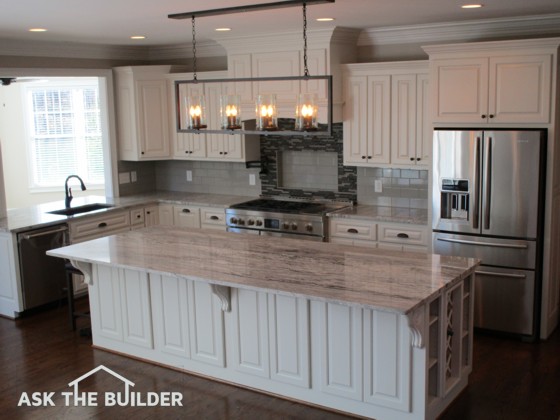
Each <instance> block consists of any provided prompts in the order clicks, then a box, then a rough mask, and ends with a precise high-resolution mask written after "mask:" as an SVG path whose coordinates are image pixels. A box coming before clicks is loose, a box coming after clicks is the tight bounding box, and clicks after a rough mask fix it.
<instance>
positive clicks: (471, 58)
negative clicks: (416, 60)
mask: <svg viewBox="0 0 560 420" xmlns="http://www.w3.org/2000/svg"><path fill="white" fill-rule="evenodd" d="M538 41H541V42H538ZM547 49H548V52H547ZM424 50H426V52H428V54H429V55H430V78H431V80H432V88H431V89H432V90H431V93H432V95H433V96H432V98H433V100H432V121H433V122H434V123H474V124H482V125H485V124H512V123H514V124H524V123H529V124H530V123H543V124H546V123H549V122H550V106H551V104H550V101H551V96H550V95H551V88H552V78H551V69H552V56H553V55H552V52H550V48H549V47H547V46H546V42H542V40H522V41H501V42H484V43H469V44H454V45H440V46H430V47H424Z"/></svg>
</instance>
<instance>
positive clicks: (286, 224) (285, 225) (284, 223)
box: [282, 222, 290, 230]
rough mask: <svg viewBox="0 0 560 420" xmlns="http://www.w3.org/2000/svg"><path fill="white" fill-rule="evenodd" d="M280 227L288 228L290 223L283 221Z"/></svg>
mask: <svg viewBox="0 0 560 420" xmlns="http://www.w3.org/2000/svg"><path fill="white" fill-rule="evenodd" d="M282 229H284V230H288V229H290V224H289V223H288V222H283V223H282Z"/></svg>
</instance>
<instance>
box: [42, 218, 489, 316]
mask: <svg viewBox="0 0 560 420" xmlns="http://www.w3.org/2000/svg"><path fill="white" fill-rule="evenodd" d="M48 254H49V255H53V256H58V257H62V258H68V259H71V260H78V261H84V262H89V263H94V264H103V265H110V266H114V267H120V268H131V269H137V270H145V271H147V272H152V273H157V274H163V275H170V276H177V277H185V278H189V279H192V280H202V281H207V282H209V283H211V284H218V285H224V286H232V287H242V288H250V289H256V290H261V291H267V292H274V293H283V294H289V295H296V296H304V297H312V298H315V299H320V300H326V301H333V302H338V303H344V304H353V305H360V306H364V307H369V308H373V309H381V310H387V311H393V312H398V313H401V314H410V313H411V312H412V311H414V309H415V308H417V307H419V306H420V305H422V304H423V303H424V302H426V301H427V300H428V299H430V298H431V297H434V296H435V295H437V294H438V293H440V292H441V291H442V290H444V289H445V288H447V287H451V286H452V285H453V284H455V283H456V282H458V281H460V280H462V279H463V278H464V277H465V276H467V275H470V274H471V273H472V272H473V271H474V269H475V267H476V266H477V264H478V260H476V259H472V258H463V257H449V256H441V255H431V254H416V253H404V252H395V251H387V250H378V249H375V250H372V249H366V248H360V247H348V246H344V245H336V244H331V243H324V242H310V241H301V240H297V239H289V238H270V237H262V236H254V235H240V234H235V233H227V232H214V231H202V230H196V229H192V230H191V229H176V228H173V227H165V226H157V227H152V228H147V229H141V230H136V231H130V232H126V233H122V234H118V235H114V236H108V237H104V238H100V239H95V240H92V241H87V242H83V243H78V244H74V245H70V246H67V247H64V248H58V249H56V250H51V251H48Z"/></svg>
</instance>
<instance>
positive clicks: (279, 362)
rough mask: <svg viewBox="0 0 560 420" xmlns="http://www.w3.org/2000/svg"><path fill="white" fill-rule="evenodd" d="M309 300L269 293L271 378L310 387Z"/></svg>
mask: <svg viewBox="0 0 560 420" xmlns="http://www.w3.org/2000/svg"><path fill="white" fill-rule="evenodd" d="M309 322H310V318H309V300H308V299H304V298H298V297H293V296H283V295H277V294H272V293H269V294H268V332H269V338H270V344H269V347H270V378H271V379H272V380H273V381H276V382H281V383H285V384H291V385H296V386H298V387H303V388H310V387H311V367H310V363H309V360H310V357H311V355H310V350H311V347H310V341H309V334H310V325H309Z"/></svg>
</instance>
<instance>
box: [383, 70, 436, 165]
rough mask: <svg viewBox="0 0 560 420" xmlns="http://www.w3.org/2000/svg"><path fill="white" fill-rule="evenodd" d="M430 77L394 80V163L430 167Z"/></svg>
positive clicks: (409, 77) (392, 117) (392, 134)
mask: <svg viewBox="0 0 560 420" xmlns="http://www.w3.org/2000/svg"><path fill="white" fill-rule="evenodd" d="M428 93H429V92H428V75H427V74H403V75H394V76H392V77H391V163H393V164H403V165H407V164H410V165H412V164H417V165H427V164H428V163H429V161H430V150H431V146H430V142H431V139H432V136H431V129H432V126H431V124H430V119H429V118H430V113H429V108H428Z"/></svg>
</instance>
